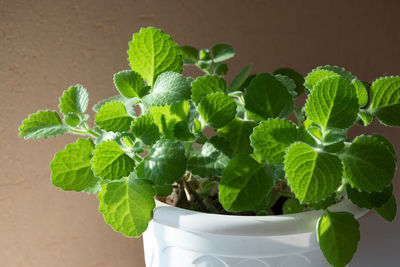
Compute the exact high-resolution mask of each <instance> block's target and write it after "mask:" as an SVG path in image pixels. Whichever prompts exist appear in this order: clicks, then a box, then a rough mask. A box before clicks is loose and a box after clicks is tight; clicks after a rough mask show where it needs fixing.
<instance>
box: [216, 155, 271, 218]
mask: <svg viewBox="0 0 400 267" xmlns="http://www.w3.org/2000/svg"><path fill="white" fill-rule="evenodd" d="M274 185H275V177H274V174H273V170H272V169H271V168H269V167H268V166H267V165H263V164H260V163H258V162H257V161H255V160H254V159H253V158H251V157H250V156H248V155H244V154H241V155H237V156H236V157H234V158H233V159H232V160H231V161H230V162H229V163H228V166H226V168H225V170H224V172H223V174H222V178H221V181H220V183H219V200H220V202H221V204H222V206H223V207H224V209H225V210H227V211H232V212H239V211H246V210H255V209H256V208H257V207H258V206H260V204H261V202H262V201H263V200H265V199H266V196H268V195H269V193H270V192H271V191H272V189H273V187H274Z"/></svg>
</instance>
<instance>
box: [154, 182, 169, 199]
mask: <svg viewBox="0 0 400 267" xmlns="http://www.w3.org/2000/svg"><path fill="white" fill-rule="evenodd" d="M153 188H154V190H155V191H156V196H158V197H167V196H169V195H171V194H172V189H173V188H172V185H170V184H164V185H155V186H153Z"/></svg>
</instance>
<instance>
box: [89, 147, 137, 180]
mask: <svg viewBox="0 0 400 267" xmlns="http://www.w3.org/2000/svg"><path fill="white" fill-rule="evenodd" d="M134 167H135V161H134V160H133V159H132V158H130V157H129V156H128V155H127V154H125V152H124V151H123V150H122V149H121V148H120V147H119V145H118V144H117V143H115V142H114V141H111V140H110V141H104V142H102V143H100V144H98V145H97V146H96V149H95V150H94V152H93V158H92V169H93V172H94V174H95V175H97V176H99V177H101V178H103V179H110V180H116V179H120V178H122V177H126V176H128V175H129V174H130V173H131V172H132V171H133V169H134Z"/></svg>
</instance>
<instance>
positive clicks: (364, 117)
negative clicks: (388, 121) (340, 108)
mask: <svg viewBox="0 0 400 267" xmlns="http://www.w3.org/2000/svg"><path fill="white" fill-rule="evenodd" d="M357 116H358V117H359V118H360V119H361V121H362V123H363V125H364V126H368V125H369V124H370V123H371V122H372V120H373V119H374V116H372V115H371V113H369V112H368V111H366V110H364V109H361V110H360V111H359V112H358V114H357Z"/></svg>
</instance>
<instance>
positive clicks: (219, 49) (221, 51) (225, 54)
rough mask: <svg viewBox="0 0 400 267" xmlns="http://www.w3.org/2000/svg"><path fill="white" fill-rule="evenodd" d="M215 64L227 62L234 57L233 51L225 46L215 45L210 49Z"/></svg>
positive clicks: (228, 46) (230, 47)
mask: <svg viewBox="0 0 400 267" xmlns="http://www.w3.org/2000/svg"><path fill="white" fill-rule="evenodd" d="M211 51H212V54H213V61H214V62H215V63H218V62H222V61H225V60H228V59H230V58H232V57H233V56H235V50H233V48H232V46H230V45H227V44H216V45H214V46H213V47H212V49H211Z"/></svg>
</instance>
